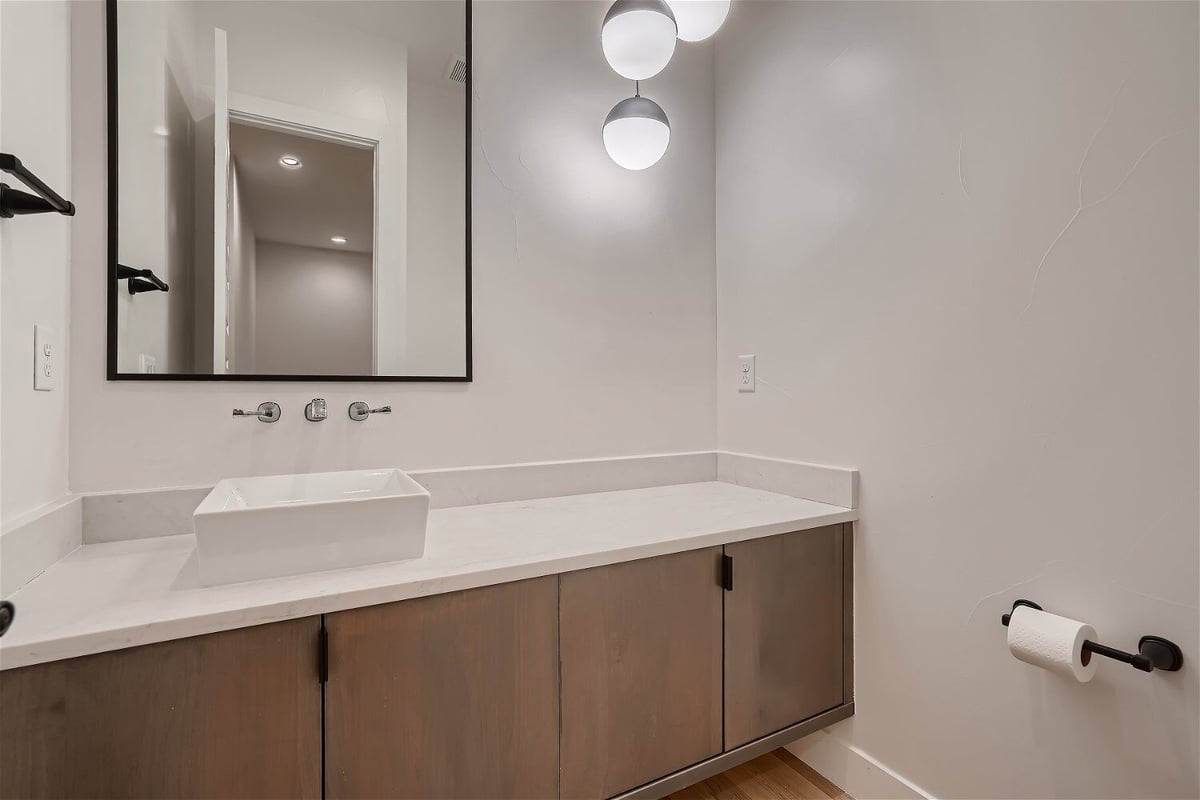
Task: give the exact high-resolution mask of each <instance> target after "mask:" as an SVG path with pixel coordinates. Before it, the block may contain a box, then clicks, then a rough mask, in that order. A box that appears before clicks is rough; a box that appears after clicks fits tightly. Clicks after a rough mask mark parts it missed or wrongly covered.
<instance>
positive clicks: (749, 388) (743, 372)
mask: <svg viewBox="0 0 1200 800" xmlns="http://www.w3.org/2000/svg"><path fill="white" fill-rule="evenodd" d="M737 382H738V383H737V387H738V391H739V392H753V391H754V383H755V378H754V356H753V355H747V356H738V374H737Z"/></svg>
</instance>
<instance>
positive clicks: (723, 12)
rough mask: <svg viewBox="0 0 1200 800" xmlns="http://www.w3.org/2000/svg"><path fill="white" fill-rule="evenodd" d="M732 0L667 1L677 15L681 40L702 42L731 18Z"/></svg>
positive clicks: (676, 21)
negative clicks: (727, 18) (730, 6)
mask: <svg viewBox="0 0 1200 800" xmlns="http://www.w3.org/2000/svg"><path fill="white" fill-rule="evenodd" d="M731 2H732V0H667V5H669V6H670V7H671V11H672V12H673V13H674V14H675V24H676V25H677V26H678V27H679V38H680V39H682V40H683V41H685V42H701V41H704V40H705V39H707V38H708V37H710V36H712V35H713V34H714V33H716V32H717V30H718V29H719V28H720V27H721V25H722V24H723V23H724V22H725V18H726V17H727V16H729V5H730V3H731Z"/></svg>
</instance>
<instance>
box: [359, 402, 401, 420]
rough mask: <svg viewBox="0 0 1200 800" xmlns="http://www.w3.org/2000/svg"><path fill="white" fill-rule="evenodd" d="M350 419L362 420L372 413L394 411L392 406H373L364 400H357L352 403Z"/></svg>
mask: <svg viewBox="0 0 1200 800" xmlns="http://www.w3.org/2000/svg"><path fill="white" fill-rule="evenodd" d="M349 411H350V419H352V420H354V421H355V422H362V421H363V420H364V419H366V418H367V417H369V416H371V415H372V414H390V413H392V407H391V406H380V407H379V408H371V407H370V406H369V405H367V404H366V403H364V402H363V401H362V400H357V401H355V402H353V403H351V404H350V409H349Z"/></svg>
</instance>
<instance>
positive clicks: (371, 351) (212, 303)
mask: <svg viewBox="0 0 1200 800" xmlns="http://www.w3.org/2000/svg"><path fill="white" fill-rule="evenodd" d="M106 3H107V9H106V12H107V45H108V53H107V68H108V76H107V77H108V273H109V275H108V378H109V380H189V381H210V380H221V381H239V380H257V381H470V380H471V349H472V348H471V186H470V183H471V180H470V178H471V76H470V70H469V69H468V64H469V63H470V55H471V2H470V0H442V2H427V1H426V0H173V1H172V2H168V3H164V2H160V1H159V0H106Z"/></svg>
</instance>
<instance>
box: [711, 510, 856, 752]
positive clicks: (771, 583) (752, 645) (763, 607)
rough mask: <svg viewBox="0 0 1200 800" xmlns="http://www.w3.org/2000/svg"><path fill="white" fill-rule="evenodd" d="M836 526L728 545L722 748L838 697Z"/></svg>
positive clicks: (839, 605)
mask: <svg viewBox="0 0 1200 800" xmlns="http://www.w3.org/2000/svg"><path fill="white" fill-rule="evenodd" d="M842 537H843V532H842V526H841V525H833V526H830V527H827V528H818V529H816V530H811V531H800V532H797V533H787V534H784V535H782V536H771V537H768V538H765V539H755V540H752V541H748V542H739V543H737V544H732V545H726V547H725V553H726V554H727V555H729V556H731V557H732V558H733V590H732V591H728V592H726V593H725V748H726V749H727V750H730V749H733V748H734V747H737V746H739V745H742V744H745V743H746V742H749V741H752V740H754V739H757V738H759V737H761V736H766V735H767V734H769V733H773V732H775V731H777V730H779V729H781V728H785V727H787V726H788V725H792V724H793V723H796V722H800V721H801V720H804V719H807V718H808V717H811V716H813V715H814V714H818V713H820V712H822V711H825V710H827V709H830V708H833V707H834V706H838V705H841V703H842V701H843V696H842V692H843V686H842V658H843V652H842V621H843V619H842V608H843V605H842V603H843V599H842V580H843V577H842V544H843V539H842Z"/></svg>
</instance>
